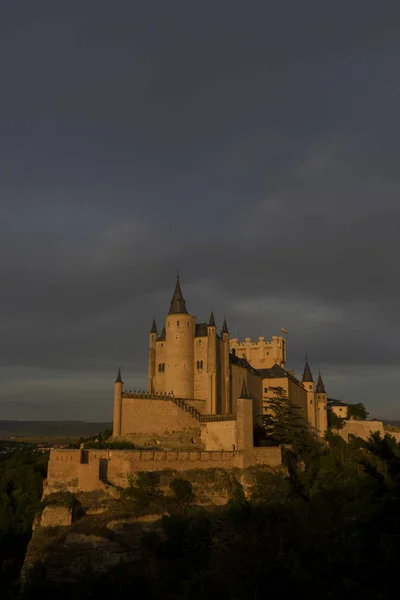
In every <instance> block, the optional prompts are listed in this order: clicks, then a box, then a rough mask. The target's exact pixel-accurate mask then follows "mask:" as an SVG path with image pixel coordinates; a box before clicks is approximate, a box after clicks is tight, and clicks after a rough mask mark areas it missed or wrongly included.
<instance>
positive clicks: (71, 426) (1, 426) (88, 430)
mask: <svg viewBox="0 0 400 600" xmlns="http://www.w3.org/2000/svg"><path fill="white" fill-rule="evenodd" d="M111 428H112V423H86V422H85V421H0V438H5V437H17V438H20V437H47V436H52V437H73V438H79V437H89V436H91V435H95V434H96V433H99V431H104V430H105V429H111Z"/></svg>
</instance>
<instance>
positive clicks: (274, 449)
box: [245, 446, 282, 467]
mask: <svg viewBox="0 0 400 600" xmlns="http://www.w3.org/2000/svg"><path fill="white" fill-rule="evenodd" d="M248 455H249V458H250V460H249V459H247V460H249V462H248V463H247V461H246V463H247V464H246V465H245V466H251V465H265V464H267V465H270V466H271V467H279V466H280V465H281V464H282V451H281V448H280V447H279V446H265V447H262V448H253V450H252V451H251V453H248Z"/></svg>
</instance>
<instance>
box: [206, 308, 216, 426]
mask: <svg viewBox="0 0 400 600" xmlns="http://www.w3.org/2000/svg"><path fill="white" fill-rule="evenodd" d="M207 336H208V342H207V379H208V394H207V403H206V411H207V412H209V413H211V414H213V415H215V414H217V413H218V412H219V411H218V408H219V407H218V399H217V327H216V325H215V319H214V313H213V311H211V316H210V320H209V323H208V327H207Z"/></svg>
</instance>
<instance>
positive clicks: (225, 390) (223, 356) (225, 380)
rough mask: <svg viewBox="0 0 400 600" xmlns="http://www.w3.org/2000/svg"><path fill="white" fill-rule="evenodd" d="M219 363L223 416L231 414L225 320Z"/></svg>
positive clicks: (227, 337) (227, 341) (227, 338)
mask: <svg viewBox="0 0 400 600" xmlns="http://www.w3.org/2000/svg"><path fill="white" fill-rule="evenodd" d="M220 362H221V412H222V413H223V414H224V413H225V414H226V413H231V412H232V407H231V398H230V395H231V392H230V377H229V331H228V325H227V323H226V319H225V317H224V322H223V324H222V329H221V344H220Z"/></svg>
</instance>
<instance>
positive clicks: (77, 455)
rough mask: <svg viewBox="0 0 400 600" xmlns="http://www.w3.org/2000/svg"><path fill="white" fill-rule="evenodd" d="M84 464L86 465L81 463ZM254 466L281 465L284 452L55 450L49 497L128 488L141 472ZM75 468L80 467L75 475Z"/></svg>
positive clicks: (256, 449)
mask: <svg viewBox="0 0 400 600" xmlns="http://www.w3.org/2000/svg"><path fill="white" fill-rule="evenodd" d="M66 454H67V456H68V457H69V459H68V460H65V455H66ZM81 460H85V462H84V463H81V462H80V461H81ZM252 464H263V465H268V466H272V467H277V466H279V465H281V464H282V460H281V450H280V448H279V447H270V448H251V449H249V450H244V451H235V452H233V451H232V452H225V451H204V452H203V451H194V452H189V451H188V452H168V451H165V452H163V451H140V450H117V451H116V450H88V451H85V454H84V453H83V452H82V451H81V450H67V451H59V450H52V451H51V452H50V461H49V467H48V476H47V487H46V494H50V493H52V492H55V491H59V490H63V491H67V490H68V491H71V492H78V491H87V492H88V491H94V490H100V489H104V488H105V487H106V485H110V484H111V485H115V486H119V487H127V486H128V485H129V480H130V477H131V475H132V474H134V473H135V472H138V471H163V470H176V471H186V470H204V469H215V468H222V469H230V468H245V467H247V466H250V465H252ZM71 465H76V467H75V471H74V472H72V471H71ZM75 475H76V476H75Z"/></svg>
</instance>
